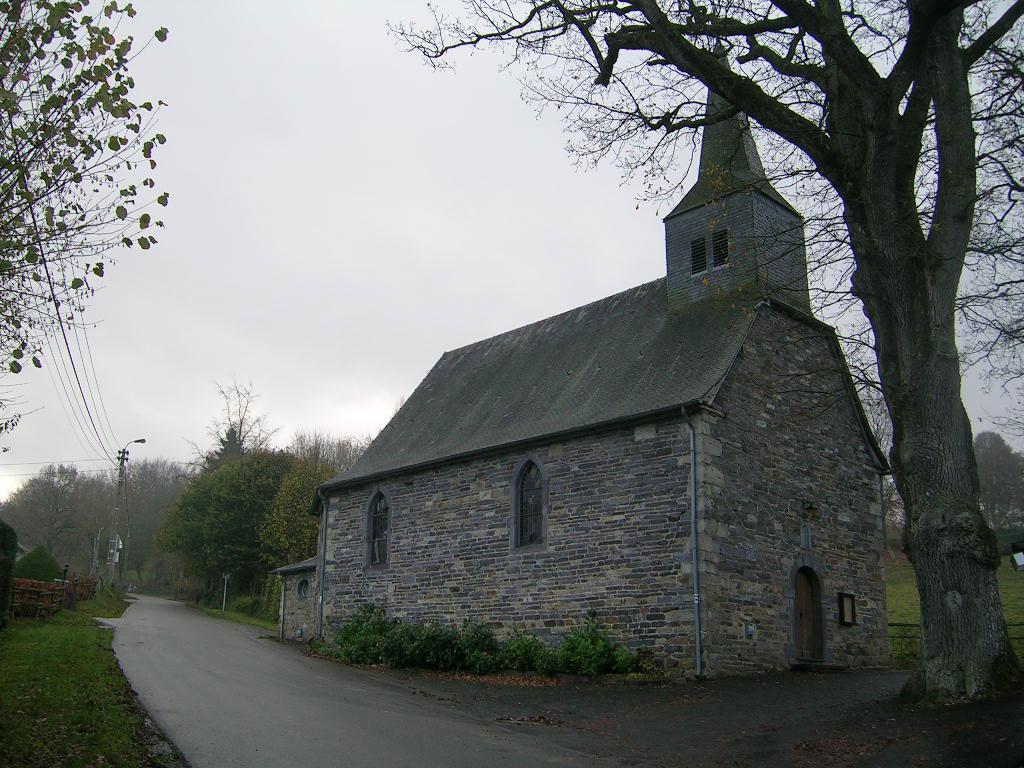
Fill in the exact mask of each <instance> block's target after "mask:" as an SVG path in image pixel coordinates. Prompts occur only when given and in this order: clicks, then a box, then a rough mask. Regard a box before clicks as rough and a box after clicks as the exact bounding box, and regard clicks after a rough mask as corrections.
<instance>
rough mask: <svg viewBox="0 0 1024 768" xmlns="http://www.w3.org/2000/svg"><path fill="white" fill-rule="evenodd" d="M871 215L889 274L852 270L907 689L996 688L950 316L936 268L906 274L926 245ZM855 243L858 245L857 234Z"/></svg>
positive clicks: (972, 692) (940, 693)
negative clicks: (898, 573) (883, 467)
mask: <svg viewBox="0 0 1024 768" xmlns="http://www.w3.org/2000/svg"><path fill="white" fill-rule="evenodd" d="M872 213H873V214H874V215H872V216H869V217H868V218H869V219H870V220H871V221H872V224H874V226H873V227H872V229H874V230H875V232H876V233H880V232H888V233H890V234H889V235H888V236H885V235H881V234H876V235H875V236H873V237H872V238H871V239H872V240H873V241H874V242H873V243H871V246H872V247H877V244H878V243H879V242H883V243H885V250H886V251H888V252H889V254H890V255H891V256H892V258H891V259H889V260H887V263H888V265H889V267H890V269H884V270H880V269H878V268H877V266H876V265H874V264H873V263H872V262H871V260H868V263H867V264H865V265H864V266H861V267H860V268H858V272H857V290H858V292H859V293H860V294H861V295H863V296H864V297H865V308H866V311H867V313H868V317H869V319H870V320H871V323H872V326H873V328H874V332H875V339H876V346H877V350H878V363H879V373H880V377H881V381H882V388H883V391H884V392H885V396H886V402H887V404H888V407H889V414H890V417H891V419H892V424H893V447H892V452H891V456H890V460H891V463H892V467H893V474H894V476H895V480H896V485H897V487H898V489H899V491H900V495H901V497H902V498H903V501H904V504H905V507H906V527H905V529H904V537H905V539H904V544H905V547H906V549H907V554H908V556H909V558H910V561H911V563H912V564H913V566H914V571H915V574H916V577H917V586H918V591H919V593H920V597H921V637H922V641H921V653H920V655H919V657H918V664H917V669H916V671H915V675H914V677H913V679H912V680H911V683H910V685H909V686H908V693H909V694H912V695H913V696H914V697H915V698H921V697H928V698H949V697H953V696H963V695H966V696H971V697H973V696H978V695H981V694H984V693H987V692H989V691H991V690H993V689H998V688H1001V687H1003V686H1005V684H1006V683H1008V682H1009V681H1010V680H1012V679H1014V678H1015V677H1016V676H1017V675H1018V674H1019V673H1020V667H1019V665H1018V663H1017V660H1016V657H1015V656H1014V653H1013V650H1012V648H1011V646H1010V643H1009V639H1008V637H1007V632H1006V624H1005V622H1004V619H1003V611H1002V603H1001V601H1000V596H999V590H998V585H997V583H996V568H997V567H998V566H999V557H998V554H997V549H996V540H995V537H994V535H993V534H992V531H991V529H990V528H989V527H988V525H987V524H986V522H985V520H984V517H983V516H982V514H981V507H980V504H979V502H978V490H979V484H978V473H977V467H976V465H975V459H974V450H973V445H972V437H971V426H970V421H969V419H968V417H967V413H966V411H965V409H964V407H963V403H962V401H961V399H960V369H959V359H958V356H957V348H956V343H955V339H954V327H953V321H952V313H951V312H950V313H944V312H942V311H938V308H937V307H936V306H935V304H936V302H937V301H941V297H942V296H943V295H946V294H948V293H949V288H950V287H949V286H945V285H940V284H938V283H941V282H942V281H941V280H936V275H935V273H934V272H930V273H928V274H926V275H924V276H922V275H921V274H920V273H919V271H917V273H915V270H913V269H907V267H906V264H907V262H908V261H911V262H912V261H915V260H916V259H914V258H909V259H908V258H907V256H908V254H914V253H916V254H917V255H918V256H921V255H922V254H923V253H927V251H928V245H927V244H926V243H924V242H922V241H921V240H920V238H917V242H913V241H914V238H912V237H899V236H898V235H895V236H894V235H893V234H892V233H897V232H899V231H900V227H899V223H898V221H897V218H898V217H896V216H894V215H893V212H892V209H889V210H877V209H876V210H874V211H873V212H872ZM879 227H881V229H879ZM853 231H856V228H854V230H853ZM904 231H905V230H904ZM854 239H855V247H856V245H857V244H858V243H857V242H856V241H857V240H863V239H865V238H864V237H863V235H862V236H861V237H860V238H857V237H855V238H854ZM860 245H861V247H862V248H865V247H868V246H866V245H865V244H864V243H863V242H862V243H860ZM930 255H931V257H932V258H935V257H937V256H938V254H935V253H932V254H930ZM901 257H902V258H901ZM940 272H941V270H940ZM952 291H953V292H955V284H954V286H953V288H952ZM896 294H899V299H900V300H897V296H896ZM943 316H946V317H949V318H950V319H949V320H948V321H946V322H944V323H943V322H941V321H940V320H939V318H941V317H943Z"/></svg>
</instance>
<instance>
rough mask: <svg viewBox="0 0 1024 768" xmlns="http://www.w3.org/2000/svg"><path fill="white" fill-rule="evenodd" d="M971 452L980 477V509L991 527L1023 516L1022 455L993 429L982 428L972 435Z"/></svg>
mask: <svg viewBox="0 0 1024 768" xmlns="http://www.w3.org/2000/svg"><path fill="white" fill-rule="evenodd" d="M974 452H975V455H977V457H978V476H979V479H980V481H981V511H982V512H983V513H984V515H985V518H986V519H987V520H988V522H989V525H991V526H992V528H993V529H995V530H997V531H998V530H1006V529H1009V528H1011V527H1012V526H1013V525H1014V523H1016V522H1019V521H1021V520H1022V519H1024V515H1022V511H1021V502H1022V501H1024V498H1022V491H1024V457H1021V455H1020V454H1019V453H1017V452H1016V451H1014V450H1013V449H1012V448H1011V447H1010V446H1008V445H1007V444H1006V441H1005V440H1003V437H1002V435H1000V434H998V433H996V432H982V433H981V434H979V435H978V436H977V437H976V438H974Z"/></svg>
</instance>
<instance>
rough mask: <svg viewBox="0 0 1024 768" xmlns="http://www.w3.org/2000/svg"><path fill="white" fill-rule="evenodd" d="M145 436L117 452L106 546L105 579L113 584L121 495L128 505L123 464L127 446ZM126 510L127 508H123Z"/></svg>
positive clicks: (127, 444) (119, 547)
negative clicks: (115, 483) (111, 511)
mask: <svg viewBox="0 0 1024 768" xmlns="http://www.w3.org/2000/svg"><path fill="white" fill-rule="evenodd" d="M144 442H146V438H144V437H140V438H139V439H138V440H132V441H131V442H128V443H125V445H124V448H122V449H121V450H120V451H118V452H117V491H116V494H115V497H114V513H113V515H112V516H111V518H112V519H111V524H110V544H109V546H108V548H107V579H108V583H110V584H113V583H114V582H115V580H116V578H117V561H118V560H119V559H120V551H121V538H120V537H119V536H118V535H117V516H118V512H119V506H118V505H119V504H120V503H121V498H122V496H123V497H124V499H125V507H127V505H128V496H127V494H126V493H125V465H126V464H127V463H128V446H129V445H131V444H132V443H144ZM125 511H126V512H127V509H126V510H125Z"/></svg>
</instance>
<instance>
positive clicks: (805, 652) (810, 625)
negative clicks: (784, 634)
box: [793, 567, 821, 659]
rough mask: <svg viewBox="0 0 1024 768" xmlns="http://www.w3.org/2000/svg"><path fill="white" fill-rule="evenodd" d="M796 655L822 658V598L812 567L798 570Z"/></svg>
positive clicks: (796, 583)
mask: <svg viewBox="0 0 1024 768" xmlns="http://www.w3.org/2000/svg"><path fill="white" fill-rule="evenodd" d="M793 591H794V593H795V595H796V655H797V657H799V658H801V659H820V658H821V608H820V606H821V599H820V595H819V592H820V587H819V586H818V577H817V576H816V575H815V573H814V571H812V570H811V569H810V568H807V567H804V568H801V569H800V570H798V571H797V572H796V579H795V583H794V584H793Z"/></svg>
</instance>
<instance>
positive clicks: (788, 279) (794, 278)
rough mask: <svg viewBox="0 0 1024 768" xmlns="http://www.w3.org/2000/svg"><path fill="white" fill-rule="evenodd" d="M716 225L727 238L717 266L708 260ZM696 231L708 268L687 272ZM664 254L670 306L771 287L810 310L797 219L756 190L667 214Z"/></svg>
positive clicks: (757, 292)
mask: <svg viewBox="0 0 1024 768" xmlns="http://www.w3.org/2000/svg"><path fill="white" fill-rule="evenodd" d="M716 231H725V232H727V233H728V238H729V261H728V263H727V264H725V265H722V266H718V267H715V266H713V264H712V260H711V233H712V232H716ZM698 237H704V238H705V239H706V244H707V249H708V250H707V253H708V269H707V270H705V271H704V272H699V273H697V274H693V273H692V271H691V257H690V243H691V241H692V240H694V239H695V238H698ZM665 259H666V274H667V279H668V294H669V307H670V308H671V309H673V310H677V309H678V310H682V309H685V308H686V307H687V306H689V305H690V304H692V303H693V302H696V301H700V300H703V299H705V298H714V297H716V296H721V295H740V294H743V293H746V295H747V296H758V295H762V294H765V293H771V294H772V295H773V296H774V297H775V298H778V299H781V300H783V301H786V302H787V303H789V304H792V305H793V306H796V307H799V308H802V309H803V310H804V311H810V299H809V297H808V293H807V260H806V255H805V249H804V239H803V223H802V222H801V220H800V218H799V217H797V216H796V215H794V214H793V213H791V212H789V211H787V210H785V209H784V208H783V207H782V206H780V205H779V204H778V203H777V202H775V201H774V200H772V199H770V198H769V197H767V196H766V195H763V194H761V193H759V192H745V193H736V194H732V195H728V196H726V197H723V198H721V199H719V200H716V201H714V202H712V203H708V204H707V205H703V206H701V207H699V208H694V209H692V210H689V211H685V212H683V213H680V214H677V215H675V216H673V217H671V218H669V219H667V220H666V221H665Z"/></svg>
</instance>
